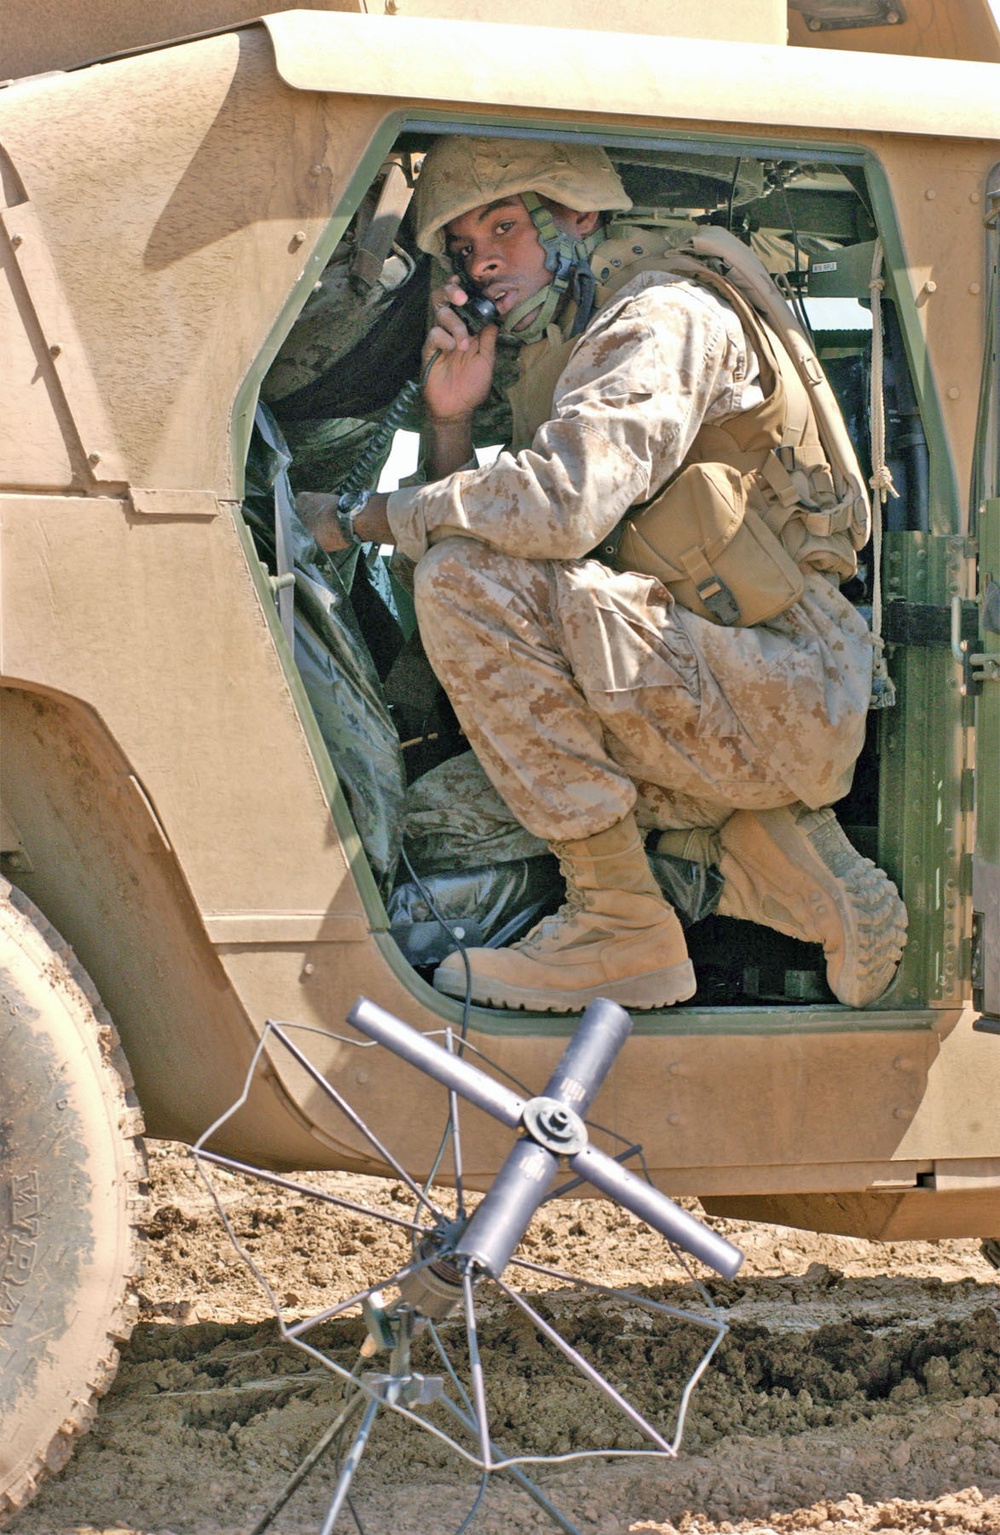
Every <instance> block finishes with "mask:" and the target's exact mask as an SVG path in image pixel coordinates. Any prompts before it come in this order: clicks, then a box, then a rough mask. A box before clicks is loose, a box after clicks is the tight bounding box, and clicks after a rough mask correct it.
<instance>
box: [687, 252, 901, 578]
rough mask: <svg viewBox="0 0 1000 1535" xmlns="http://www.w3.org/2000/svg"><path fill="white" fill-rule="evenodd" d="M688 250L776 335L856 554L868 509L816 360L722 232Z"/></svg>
mask: <svg viewBox="0 0 1000 1535" xmlns="http://www.w3.org/2000/svg"><path fill="white" fill-rule="evenodd" d="M691 250H692V251H693V252H694V253H695V254H696V255H698V256H701V257H702V258H703V259H705V258H707V259H709V260H712V261H717V262H719V263H721V265H722V267H723V271H724V275H725V277H726V278H727V279H728V281H729V282H730V283H731V284H732V286H733V287H734V288H736V289H738V290H739V292H740V293H742V294H743V296H744V297H745V298H746V299H747V300H748V302H749V303H750V304H751V306H752V307H753V308H754V309H755V310H756V311H757V312H758V313H759V314H761V315H763V316H764V318H765V319H766V320H767V322H768V323H769V324H770V325H771V327H772V328H773V330H774V331H775V332H776V333H777V335H778V338H779V340H780V342H781V344H782V347H783V349H784V351H785V352H786V353H787V355H788V357H789V359H790V360H791V363H792V365H793V367H794V369H795V372H796V373H797V374H798V376H799V378H800V379H801V381H802V384H803V385H804V386H805V389H806V392H807V397H808V400H809V402H810V404H811V406H812V409H813V411H814V412H815V416H816V424H817V427H818V429H819V434H820V438H821V441H822V443H823V447H824V448H825V450H826V453H827V456H828V458H829V461H830V466H831V468H832V470H833V475H834V482H835V486H836V491H837V495H838V498H839V499H840V500H842V501H845V502H848V503H849V504H850V508H851V515H850V519H849V520H850V530H849V531H850V536H851V542H852V543H853V545H854V547H855V549H861V548H863V546H864V545H865V544H866V543H867V542H868V539H869V537H870V535H871V507H870V504H869V500H868V491H867V487H866V486H865V482H864V476H863V475H862V473H861V469H860V466H859V465H858V460H857V456H856V454H855V452H854V447H853V444H852V443H851V439H850V437H849V436H848V434H847V428H846V426H845V425H844V418H843V416H842V415H841V413H840V407H839V406H838V404H837V399H836V396H835V395H834V393H833V390H832V389H831V387H830V385H829V383H828V381H827V378H826V374H825V373H824V372H823V369H822V366H821V365H820V362H819V359H818V358H817V356H816V354H815V352H814V351H813V349H812V346H811V345H810V342H809V339H808V337H807V336H806V334H805V331H804V330H803V329H802V327H801V325H800V324H799V322H798V321H797V320H796V318H795V316H794V314H793V313H792V310H791V307H790V305H789V304H788V301H787V300H786V299H785V297H784V295H783V294H782V293H781V291H780V289H779V288H778V287H777V285H776V284H775V282H774V280H773V278H772V277H771V275H770V273H769V272H768V270H767V268H766V267H765V266H764V263H763V262H762V261H761V260H760V258H759V256H757V255H756V254H755V253H754V252H753V251H752V250H750V249H749V248H748V247H747V246H745V245H744V244H743V242H742V241H741V240H738V239H737V238H736V236H735V235H733V234H730V233H729V232H728V230H725V229H716V228H702V229H699V230H698V232H697V233H696V234H694V235H693V236H692V237H691Z"/></svg>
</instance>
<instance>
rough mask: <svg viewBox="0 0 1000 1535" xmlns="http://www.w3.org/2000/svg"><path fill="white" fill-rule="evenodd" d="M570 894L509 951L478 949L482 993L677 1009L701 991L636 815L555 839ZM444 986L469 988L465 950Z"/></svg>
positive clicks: (557, 1003)
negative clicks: (604, 999)
mask: <svg viewBox="0 0 1000 1535" xmlns="http://www.w3.org/2000/svg"><path fill="white" fill-rule="evenodd" d="M552 850H553V852H554V853H555V854H556V856H557V858H558V859H559V866H560V868H561V870H562V873H563V877H564V879H565V880H566V897H567V898H566V902H565V904H564V905H563V906H561V907H560V909H559V911H558V912H556V914H555V915H554V916H551V917H545V918H543V919H542V921H541V922H539V923H538V924H537V926H535V927H533V928H532V930H531V932H530V933H527V934H526V935H525V937H524V938H522V939H521V940H520V941H519V942H518V943H516V944H513V945H512V946H511V947H510V948H509V949H470V950H469V951H468V959H469V964H470V966H471V969H472V1000H473V1002H479V1003H481V1004H483V1005H485V1006H489V1007H520V1008H534V1009H537V1010H539V1011H540V1012H549V1013H571V1012H578V1011H579V1010H581V1009H582V1008H584V1007H586V1005H587V1003H588V1002H591V1001H592V1000H593V999H594V997H608V998H610V999H611V1001H613V1002H617V1003H619V1005H620V1006H622V1007H626V1008H631V1007H634V1008H649V1007H670V1006H672V1005H673V1003H675V1002H683V1001H685V1000H686V998H688V997H690V996H693V995H694V990H695V979H694V970H693V968H692V965H691V961H690V960H689V959H688V954H687V945H686V944H685V942H684V934H683V932H682V931H681V925H680V922H679V921H678V919H677V914H676V913H675V911H674V909H673V907H671V906H668V905H667V903H666V901H665V900H664V899H663V895H662V893H661V891H660V887H659V885H658V884H657V883H656V880H655V879H654V878H653V875H652V872H651V870H650V867H649V863H648V861H647V859H646V853H645V850H644V848H643V845H642V842H641V840H640V838H639V833H638V831H637V830H636V825H635V820H634V818H633V817H632V816H631V815H629V816H627V817H626V818H625V820H624V821H619V822H618V823H617V824H616V825H615V826H612V827H610V828H609V829H608V830H607V831H602V832H598V833H597V834H596V835H595V836H593V837H582V838H580V840H579V841H576V842H554V843H553V844H552ZM434 985H435V986H436V987H437V988H438V990H439V991H446V992H447V993H448V994H449V996H453V997H464V996H465V966H464V964H463V962H462V956H461V954H449V955H448V958H447V959H446V960H444V961H443V963H442V964H440V965H439V966H438V968H437V970H436V971H435V972H434Z"/></svg>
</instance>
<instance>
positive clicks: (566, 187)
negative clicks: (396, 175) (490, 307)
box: [414, 134, 632, 258]
mask: <svg viewBox="0 0 1000 1535" xmlns="http://www.w3.org/2000/svg"><path fill="white" fill-rule="evenodd" d="M523 192H535V193H537V194H538V195H539V196H541V197H549V198H551V199H552V201H553V202H557V203H562V204H563V205H564V206H565V207H567V208H572V209H574V210H575V212H577V213H591V212H593V213H598V212H601V213H603V212H624V211H625V210H626V209H627V208H631V206H632V202H631V199H630V198H629V197H628V196H626V193H625V188H624V187H623V186H622V184H621V182H620V181H619V179H618V173H617V172H616V170H615V168H614V166H613V165H612V164H611V161H610V160H609V159H608V157H607V155H606V154H605V152H604V150H603V149H601V148H600V146H599V145H597V144H580V143H552V142H551V141H549V140H545V139H527V138H525V139H487V138H474V137H472V136H471V135H469V136H466V135H465V134H451V135H449V136H448V137H446V138H440V139H438V140H437V142H436V143H435V144H434V146H433V147H432V148H431V150H430V151H429V152H428V154H427V156H426V158H425V160H424V163H423V167H422V168H421V171H420V175H419V177H418V178H417V189H416V193H415V195H414V219H415V224H416V231H417V244H418V245H419V246H420V249H421V250H424V251H427V252H429V254H430V255H432V256H439V257H441V258H443V257H444V254H445V246H444V235H443V230H444V226H445V225H446V224H450V223H451V221H452V219H457V218H458V217H459V216H460V215H461V214H463V213H468V212H469V210H470V209H471V208H479V207H481V206H482V205H483V203H491V202H494V201H495V200H496V199H497V198H498V197H514V196H519V195H520V194H521V193H523Z"/></svg>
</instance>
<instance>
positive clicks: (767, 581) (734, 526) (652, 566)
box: [614, 463, 803, 628]
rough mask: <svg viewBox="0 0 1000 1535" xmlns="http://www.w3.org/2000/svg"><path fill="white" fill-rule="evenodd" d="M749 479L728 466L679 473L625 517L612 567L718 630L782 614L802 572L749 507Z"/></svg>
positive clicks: (696, 466) (709, 465)
mask: <svg viewBox="0 0 1000 1535" xmlns="http://www.w3.org/2000/svg"><path fill="white" fill-rule="evenodd" d="M753 479H754V476H753V474H741V473H740V472H739V470H737V469H734V468H733V467H732V466H731V465H729V464H718V463H704V464H690V465H689V466H688V467H687V468H686V469H682V470H681V472H680V474H678V475H677V476H676V477H675V478H674V479H673V480H671V482H670V484H669V485H668V486H667V487H666V489H665V490H662V491H661V492H660V494H659V495H658V496H655V497H654V498H653V500H652V501H649V502H647V503H646V504H645V505H644V506H641V507H638V508H636V509H634V510H633V511H631V512H629V513H628V515H627V516H626V517H625V518H624V520H623V522H622V524H621V527H622V533H621V538H620V539H619V541H618V548H617V553H616V556H615V561H614V563H615V566H616V568H617V569H618V570H635V571H638V572H639V573H640V574H642V575H647V576H656V577H657V578H658V580H660V581H662V583H663V585H664V586H665V587H667V589H668V590H669V591H670V592H671V594H672V595H673V598H674V600H675V601H676V602H678V603H679V604H680V605H681V607H683V608H687V609H689V611H690V612H692V613H698V614H699V615H700V616H701V617H702V618H708V619H711V621H712V622H713V623H716V624H726V625H729V626H739V627H740V628H749V627H750V626H751V625H752V624H762V623H766V622H767V620H768V619H769V618H774V617H776V615H777V614H778V613H784V611H785V609H786V608H790V607H791V606H792V604H793V603H795V602H798V600H799V598H800V597H801V596H802V590H803V584H802V572H801V571H800V570H799V567H798V566H797V565H796V564H795V562H794V560H793V559H792V558H791V557H790V555H789V554H788V553H787V552H786V550H785V549H784V547H783V546H782V544H781V542H780V540H779V539H778V538H777V537H776V535H775V534H774V533H772V532H771V530H770V528H769V527H768V526H767V524H766V523H765V522H764V521H763V520H762V518H761V517H760V516H759V515H758V514H757V513H756V512H755V511H754V509H753V507H751V506H748V505H747V493H748V490H749V487H750V484H751V483H752V481H753Z"/></svg>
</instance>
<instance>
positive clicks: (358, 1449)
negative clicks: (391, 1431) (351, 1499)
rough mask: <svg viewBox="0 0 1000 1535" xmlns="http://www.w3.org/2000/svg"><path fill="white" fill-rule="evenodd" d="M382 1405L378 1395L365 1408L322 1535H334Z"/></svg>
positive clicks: (345, 1461)
mask: <svg viewBox="0 0 1000 1535" xmlns="http://www.w3.org/2000/svg"><path fill="white" fill-rule="evenodd" d="M381 1405H382V1404H381V1402H380V1401H379V1399H378V1397H377V1396H376V1397H373V1398H372V1399H371V1401H370V1402H369V1403H368V1406H367V1407H366V1408H365V1415H364V1417H363V1418H362V1419H361V1423H360V1425H359V1427H358V1431H357V1433H356V1434H355V1436H354V1442H353V1443H352V1445H351V1448H350V1449H349V1450H348V1452H347V1455H346V1457H345V1459H344V1469H343V1471H342V1472H341V1473H340V1480H339V1481H338V1482H337V1487H336V1490H335V1492H334V1494H333V1502H332V1503H331V1504H330V1507H329V1509H328V1510H327V1515H326V1518H325V1519H324V1520H323V1528H322V1529H321V1530H320V1535H333V1527H334V1525H335V1524H336V1522H337V1517H338V1515H339V1513H340V1510H341V1509H342V1508H343V1506H344V1502H345V1500H346V1498H347V1494H348V1493H349V1492H350V1490H351V1481H352V1479H353V1477H354V1473H355V1471H356V1470H357V1469H358V1464H359V1462H360V1460H361V1457H362V1455H363V1454H364V1453H365V1445H366V1444H367V1443H368V1435H369V1434H370V1433H371V1431H372V1424H373V1423H374V1422H375V1414H376V1413H377V1412H378V1410H379V1407H380V1406H381Z"/></svg>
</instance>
